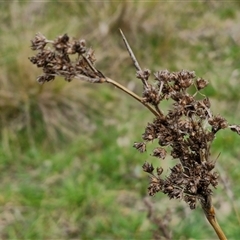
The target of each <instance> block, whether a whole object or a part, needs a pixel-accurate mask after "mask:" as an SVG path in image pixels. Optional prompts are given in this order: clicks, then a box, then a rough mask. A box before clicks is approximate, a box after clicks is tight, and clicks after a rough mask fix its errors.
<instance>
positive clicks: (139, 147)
mask: <svg viewBox="0 0 240 240" xmlns="http://www.w3.org/2000/svg"><path fill="white" fill-rule="evenodd" d="M133 147H135V148H136V149H137V150H138V151H139V152H141V153H143V152H146V143H144V142H140V143H137V142H135V143H134V144H133Z"/></svg>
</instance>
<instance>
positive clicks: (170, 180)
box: [30, 32, 240, 209]
mask: <svg viewBox="0 0 240 240" xmlns="http://www.w3.org/2000/svg"><path fill="white" fill-rule="evenodd" d="M121 34H122V37H123V40H124V43H125V45H126V47H127V50H128V52H129V54H130V56H131V58H132V60H133V63H134V66H135V68H136V70H137V71H136V77H137V78H139V79H141V81H142V84H143V93H142V97H139V96H138V95H136V94H135V93H133V92H131V91H130V90H128V89H126V88H125V87H123V86H122V85H121V84H119V83H117V82H115V81H114V80H111V79H109V78H107V77H105V76H104V75H103V74H102V73H101V72H100V71H99V70H97V69H96V68H95V67H94V62H95V57H94V55H93V51H92V50H91V49H87V48H86V44H85V41H84V40H70V38H69V37H68V36H67V34H64V35H63V36H60V37H58V38H57V39H56V40H54V41H51V40H47V39H46V38H45V37H44V36H43V35H42V34H40V33H38V34H36V36H35V38H34V39H33V40H32V46H31V48H32V49H33V50H37V51H38V52H37V54H36V55H35V56H33V57H31V58H30V61H31V62H32V63H33V64H36V65H37V67H39V68H42V70H43V75H41V76H39V77H38V78H37V80H38V82H39V83H45V82H48V81H50V80H53V79H54V78H55V76H62V77H64V78H65V80H67V81H70V80H72V79H73V78H77V79H80V80H84V81H89V82H92V83H104V82H107V83H111V84H113V85H114V86H116V87H118V88H120V89H121V90H123V91H124V92H126V93H127V94H129V95H131V96H132V97H133V98H135V99H136V100H138V101H139V102H141V103H142V104H143V105H144V106H146V107H147V108H148V109H149V110H150V111H151V112H152V113H153V114H154V115H155V118H154V120H153V122H152V123H148V124H147V126H146V129H145V131H144V133H143V135H142V139H143V142H139V143H135V144H134V147H135V148H136V149H138V150H139V151H140V152H145V151H146V145H147V143H148V142H152V141H154V140H155V141H157V142H158V145H159V146H158V147H157V148H156V149H154V150H153V153H152V156H154V157H157V158H160V159H164V158H165V157H166V155H167V153H169V154H170V155H171V157H172V158H173V159H177V160H178V162H177V163H176V165H175V166H174V167H173V168H172V169H171V171H170V174H169V175H168V176H166V177H162V173H163V169H162V168H161V167H158V168H156V174H155V173H154V170H155V168H154V167H153V166H152V164H150V163H148V162H146V163H145V164H144V165H143V170H144V171H145V172H147V173H149V174H150V185H149V187H148V191H149V195H151V196H153V195H155V194H156V193H157V192H163V193H164V194H167V195H168V196H169V198H170V199H172V198H176V199H182V200H184V201H185V202H186V203H188V204H189V206H190V208H191V209H194V208H195V207H196V202H197V200H199V201H200V202H201V205H202V207H203V209H210V206H211V203H210V202H211V194H212V187H213V188H215V187H216V186H217V184H218V174H217V173H216V172H214V171H213V170H214V167H215V162H214V161H211V160H210V147H211V144H212V142H213V140H214V138H215V134H216V133H217V132H218V131H219V130H222V129H225V128H230V129H231V130H232V131H234V132H236V133H238V134H240V126H238V125H229V124H228V123H227V121H226V120H225V119H224V118H222V117H221V116H218V115H217V116H215V115H213V114H212V112H211V110H210V107H211V104H210V101H209V99H208V98H207V97H206V96H205V95H203V94H202V93H200V90H202V89H204V88H205V87H206V86H207V85H208V82H207V81H206V80H204V79H202V78H196V76H195V73H194V72H190V71H185V70H182V71H180V72H169V71H167V70H162V71H158V72H156V73H154V74H153V76H154V81H155V82H154V83H150V82H149V78H150V76H151V72H150V70H148V69H144V70H142V69H141V68H140V66H139V64H138V62H137V60H136V58H135V56H134V54H133V52H132V50H131V48H130V47H129V45H128V43H127V41H126V38H125V36H124V35H123V33H122V32H121ZM47 44H51V48H50V47H47ZM72 55H75V56H76V57H75V59H74V60H72V58H73V56H72ZM190 88H191V89H195V93H194V94H190V93H189V92H190V91H188V90H189V89H190ZM167 100H169V101H171V103H172V107H171V108H170V109H169V110H168V112H167V113H166V114H164V113H163V111H162V110H161V108H160V105H161V103H162V102H163V101H167Z"/></svg>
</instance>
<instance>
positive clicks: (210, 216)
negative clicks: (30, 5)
mask: <svg viewBox="0 0 240 240" xmlns="http://www.w3.org/2000/svg"><path fill="white" fill-rule="evenodd" d="M201 205H202V209H203V211H204V214H205V216H206V218H207V220H208V222H209V223H210V224H211V225H212V227H213V229H214V231H215V232H216V234H217V235H218V238H219V239H220V240H227V237H226V236H225V234H224V232H223V230H222V228H221V227H220V225H219V224H218V222H217V219H216V216H215V210H214V207H213V205H212V200H211V196H209V197H208V201H207V203H203V202H201Z"/></svg>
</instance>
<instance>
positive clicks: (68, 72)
mask: <svg viewBox="0 0 240 240" xmlns="http://www.w3.org/2000/svg"><path fill="white" fill-rule="evenodd" d="M31 43H32V45H31V48H32V50H37V51H38V53H37V54H36V55H35V56H33V57H30V58H29V59H30V61H31V62H32V63H33V64H36V65H37V67H39V68H42V70H43V75H41V76H39V77H38V78H37V81H38V82H39V83H44V82H49V81H51V80H54V79H55V77H56V76H62V77H64V78H65V80H66V81H71V80H72V79H73V78H77V79H80V80H84V81H89V82H96V83H100V82H102V81H103V79H104V76H103V74H102V73H101V72H100V71H98V70H96V69H95V68H94V66H93V64H94V62H95V57H94V52H93V50H92V49H87V48H86V43H85V40H70V38H69V37H68V35H67V34H64V35H63V36H59V37H58V38H57V39H55V40H54V41H51V40H47V39H46V37H45V36H43V35H42V34H41V33H37V34H36V36H35V38H34V39H33V40H32V41H31ZM47 44H51V45H52V48H50V47H47ZM70 55H76V59H75V60H74V61H73V60H72V59H71V57H70Z"/></svg>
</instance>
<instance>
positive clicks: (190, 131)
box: [134, 70, 239, 209]
mask: <svg viewBox="0 0 240 240" xmlns="http://www.w3.org/2000/svg"><path fill="white" fill-rule="evenodd" d="M154 76H155V80H156V83H155V84H153V85H150V84H149V85H148V88H145V89H144V92H143V98H144V101H146V102H147V103H149V104H151V105H153V106H155V107H156V109H160V108H159V105H160V103H161V102H163V101H164V100H172V107H171V108H170V109H169V110H168V112H167V113H166V114H163V112H162V111H159V116H157V117H156V118H155V119H154V120H153V122H152V123H148V124H147V126H146V128H145V131H144V133H143V134H142V139H143V140H144V141H143V142H142V143H138V144H137V145H136V144H135V146H134V147H136V148H137V149H138V150H139V151H140V152H143V151H141V150H142V149H141V147H137V146H144V151H146V143H148V142H152V141H157V142H158V145H159V146H160V147H157V148H155V149H154V150H153V154H152V156H154V157H158V158H161V159H164V158H165V157H166V154H167V151H168V152H169V154H170V155H171V157H172V158H173V159H176V160H179V163H177V164H176V165H175V166H174V167H173V168H172V169H170V174H169V175H168V176H166V177H162V172H163V169H162V168H157V169H156V174H155V173H154V167H153V166H152V164H149V163H148V162H146V163H144V165H143V170H144V171H145V172H148V173H149V174H150V184H149V187H148V192H149V195H151V196H153V195H155V194H156V193H157V192H162V193H164V194H167V195H168V196H169V198H170V199H172V198H176V199H182V200H184V201H185V202H186V203H188V204H189V206H190V208H191V209H194V208H195V207H196V202H197V200H200V201H201V203H202V204H207V201H208V199H209V196H210V195H211V194H212V187H213V188H215V187H216V186H217V184H218V174H217V173H216V172H214V171H213V169H214V167H215V162H213V161H211V160H210V147H211V144H212V142H213V140H214V138H215V134H216V133H217V132H218V131H219V130H221V129H224V128H227V127H228V126H229V125H228V123H227V121H226V120H225V119H224V118H222V117H221V116H214V115H213V114H212V113H211V110H210V107H211V104H210V101H209V99H208V98H207V97H205V96H204V95H203V94H200V93H199V90H201V89H203V88H205V87H206V86H207V84H208V82H207V81H206V80H204V79H202V78H197V79H195V78H196V77H195V73H194V72H190V71H185V70H182V71H180V72H173V73H170V72H169V71H167V70H163V71H158V72H156V73H155V74H154ZM148 78H149V76H148ZM191 86H195V89H196V90H195V93H194V94H190V93H188V89H189V88H190V87H191ZM197 95H200V97H201V98H200V99H199V97H198V99H197ZM230 129H231V130H233V131H235V132H239V128H238V127H237V126H235V125H234V126H233V125H232V126H231V128H230Z"/></svg>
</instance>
